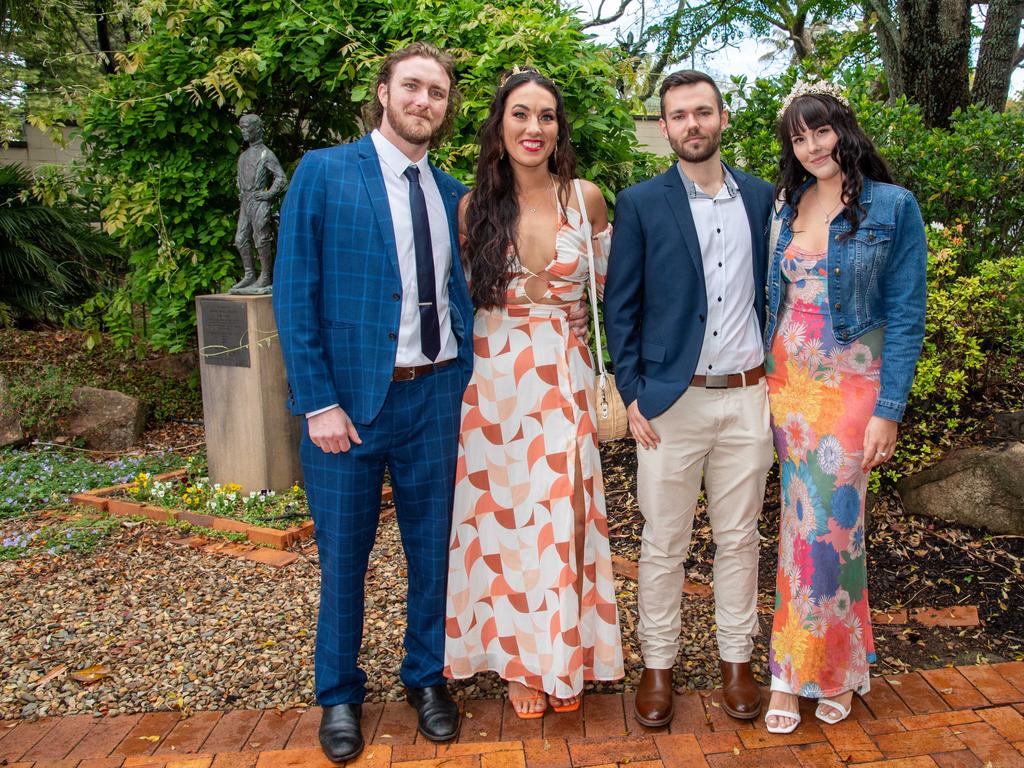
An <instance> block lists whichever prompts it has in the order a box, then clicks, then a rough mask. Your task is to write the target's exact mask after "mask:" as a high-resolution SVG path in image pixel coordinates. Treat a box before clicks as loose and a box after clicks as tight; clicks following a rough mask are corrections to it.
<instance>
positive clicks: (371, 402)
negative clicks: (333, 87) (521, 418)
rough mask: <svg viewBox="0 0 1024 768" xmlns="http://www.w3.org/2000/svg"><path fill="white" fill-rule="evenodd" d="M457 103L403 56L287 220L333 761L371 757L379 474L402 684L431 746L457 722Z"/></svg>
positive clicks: (318, 162) (465, 365) (305, 169)
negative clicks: (368, 710) (369, 591)
mask: <svg viewBox="0 0 1024 768" xmlns="http://www.w3.org/2000/svg"><path fill="white" fill-rule="evenodd" d="M456 99H457V92H456V90H455V84H454V78H453V69H452V62H451V59H450V57H448V56H447V55H446V54H444V53H442V52H441V51H439V50H437V49H436V48H434V47H432V46H429V45H425V44H422V43H415V44H413V45H410V46H408V47H407V48H404V49H402V50H399V51H396V52H394V53H392V54H391V55H390V56H388V57H387V58H386V59H385V61H384V63H383V65H382V67H381V71H380V74H379V76H378V80H377V91H376V101H375V102H374V104H373V106H372V109H373V111H374V112H375V113H376V114H375V115H374V117H375V118H376V121H377V122H378V128H377V129H375V130H374V131H373V132H372V133H371V134H370V135H368V136H365V137H363V138H362V139H360V140H359V141H356V142H354V143H352V144H346V145H342V146H337V147H331V148H328V149H321V150H315V151H312V152H309V153H307V154H306V155H305V156H304V157H303V158H302V162H301V163H300V164H299V167H298V169H297V170H296V171H295V175H294V177H293V180H292V183H291V186H290V188H289V190H288V194H287V196H286V198H285V201H284V205H283V207H282V210H281V226H280V234H279V243H278V261H277V265H276V269H275V273H274V311H275V314H276V317H277V325H278V329H279V332H280V337H281V346H282V349H283V351H284V360H285V366H286V369H287V373H288V381H289V384H290V387H291V393H292V396H291V403H290V405H291V408H292V410H293V411H294V412H295V413H297V414H302V415H305V417H306V420H305V429H304V432H303V438H302V445H301V448H300V452H301V457H302V465H303V471H304V474H305V481H306V493H307V495H308V498H309V504H310V509H311V511H312V515H313V520H314V523H315V525H316V537H317V547H318V550H319V553H320V571H321V587H320V616H319V623H318V628H317V641H316V694H317V700H318V702H319V703H320V705H321V706H322V707H323V717H322V720H321V725H320V743H321V745H322V747H323V749H324V752H325V753H326V754H327V756H328V757H329V758H331V759H332V760H336V761H342V760H347V759H350V758H352V757H355V756H356V755H357V754H359V752H360V751H361V750H362V748H363V737H362V733H361V731H360V726H359V719H360V716H361V704H362V701H363V699H364V697H365V693H366V688H365V683H366V675H365V673H364V672H363V671H362V670H361V669H360V668H359V666H358V654H359V647H360V644H361V642H362V634H363V585H364V580H365V575H366V568H367V561H368V558H369V554H370V550H371V548H372V547H373V543H374V539H375V537H376V532H377V523H378V511H379V508H380V494H381V484H382V481H383V475H384V470H385V468H387V469H388V470H389V472H390V476H391V486H392V489H393V491H394V499H395V508H396V512H397V518H398V524H399V528H400V530H401V534H402V543H403V546H404V548H405V552H406V557H407V559H408V574H409V585H408V625H407V628H406V634H405V650H406V655H405V658H404V660H403V662H402V667H401V679H402V682H403V683H404V684H405V686H406V693H407V697H408V700H409V703H410V704H411V705H412V706H413V707H415V708H416V709H417V711H418V716H419V730H420V731H421V732H422V733H423V734H424V735H425V736H426V737H427V738H429V739H431V740H434V741H448V740H450V739H453V738H455V736H456V735H457V733H458V728H459V714H458V708H457V707H456V705H455V703H454V702H453V701H452V698H451V696H450V694H449V693H448V690H447V688H446V686H445V681H444V677H443V675H442V669H443V658H444V612H445V589H446V574H447V556H448V539H449V527H450V524H451V505H452V493H453V484H454V478H455V458H456V450H457V446H458V429H459V411H460V404H461V399H462V393H463V390H464V389H465V387H466V384H467V383H468V381H469V376H470V369H471V366H472V307H471V304H470V299H469V292H468V290H467V288H466V280H465V277H464V275H463V271H462V266H461V264H460V262H459V257H458V240H457V233H458V229H457V215H456V212H457V206H458V202H459V199H460V198H461V197H462V196H463V194H465V192H466V188H465V187H464V186H463V185H462V184H460V183H459V182H457V181H456V180H455V179H453V178H452V177H451V176H448V175H447V174H445V173H442V172H441V171H439V170H437V169H436V168H434V167H433V166H432V165H430V163H429V162H428V160H427V149H428V148H429V147H430V146H431V144H432V142H435V141H436V140H437V139H438V137H439V136H441V135H443V133H444V132H445V131H446V130H447V129H448V128H449V127H450V124H451V119H452V114H453V105H454V103H455V101H456Z"/></svg>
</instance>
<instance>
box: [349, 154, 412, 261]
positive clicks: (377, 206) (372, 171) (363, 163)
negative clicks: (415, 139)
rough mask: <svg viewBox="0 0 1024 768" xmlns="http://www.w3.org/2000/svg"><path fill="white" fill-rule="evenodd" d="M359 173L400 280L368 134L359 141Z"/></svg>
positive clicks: (392, 234)
mask: <svg viewBox="0 0 1024 768" xmlns="http://www.w3.org/2000/svg"><path fill="white" fill-rule="evenodd" d="M359 171H360V173H361V174H362V176H363V184H364V185H365V186H366V192H367V194H368V195H369V197H370V206H371V207H372V208H373V215H374V218H375V219H376V220H377V227H378V230H379V232H380V237H381V240H383V241H384V250H385V251H386V252H387V261H388V264H389V265H390V266H391V269H392V271H393V272H394V273H395V276H396V277H397V278H398V279H399V280H401V278H402V273H401V271H400V270H399V268H398V247H397V246H396V245H395V227H394V224H393V223H392V221H391V206H390V205H388V193H387V190H386V189H385V188H384V176H383V174H382V173H381V170H380V158H378V157H377V150H376V149H374V146H373V140H372V139H371V138H370V134H366V135H365V136H364V137H363V138H361V139H360V140H359Z"/></svg>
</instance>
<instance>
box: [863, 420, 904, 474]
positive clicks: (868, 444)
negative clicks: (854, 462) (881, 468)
mask: <svg viewBox="0 0 1024 768" xmlns="http://www.w3.org/2000/svg"><path fill="white" fill-rule="evenodd" d="M898 426H899V425H898V424H897V423H896V422H895V421H893V420H891V419H883V418H882V417H881V416H872V417H871V418H870V419H868V426H867V428H866V429H865V430H864V460H863V461H861V463H860V468H861V471H863V472H868V471H870V470H872V469H874V468H875V467H877V466H878V465H879V464H884V463H885V462H886V461H888V460H889V459H891V458H892V452H893V451H894V450H896V430H897V427H898Z"/></svg>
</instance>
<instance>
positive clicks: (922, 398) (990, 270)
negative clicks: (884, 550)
mask: <svg viewBox="0 0 1024 768" xmlns="http://www.w3.org/2000/svg"><path fill="white" fill-rule="evenodd" d="M928 240H929V255H928V310H927V315H926V319H925V340H924V348H923V350H922V352H921V358H920V360H919V361H918V364H917V373H916V376H915V378H914V385H913V389H912V390H911V393H910V400H909V403H908V406H907V413H906V415H905V417H904V420H903V426H902V428H901V435H900V441H899V443H898V445H897V449H896V456H895V457H894V459H895V460H894V462H893V463H892V464H891V465H886V469H885V475H886V477H887V478H889V479H891V480H895V479H897V478H898V477H899V476H900V475H901V474H905V473H906V472H908V471H911V470H913V469H917V468H920V467H921V466H924V465H927V464H929V463H931V462H932V461H934V460H935V459H937V458H939V457H940V456H941V455H942V454H943V453H945V452H946V451H947V450H949V448H951V447H952V446H953V445H954V444H955V442H956V440H957V439H958V438H961V437H962V436H963V435H964V434H967V433H969V432H970V431H971V430H972V429H973V428H974V427H976V426H978V418H979V415H980V414H979V410H978V406H979V404H980V403H982V402H983V401H988V402H991V403H992V404H993V405H995V406H996V407H998V406H1000V405H1002V406H1004V407H1008V408H1019V407H1021V401H1022V399H1024V389H1022V387H1021V381H1022V374H1024V369H1022V363H1024V261H1022V260H1021V259H1020V258H1019V257H1014V256H1007V257H1003V258H1000V259H989V260H987V261H984V262H980V263H979V264H978V265H977V269H976V273H975V274H973V275H969V276H963V275H960V274H958V266H959V264H961V263H963V260H964V255H963V251H965V250H968V249H970V248H971V247H972V246H971V244H970V243H969V242H968V241H967V239H966V238H965V237H964V235H963V232H962V231H961V229H960V228H959V227H956V228H942V227H934V226H932V227H929V232H928Z"/></svg>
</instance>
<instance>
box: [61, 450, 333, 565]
mask: <svg viewBox="0 0 1024 768" xmlns="http://www.w3.org/2000/svg"><path fill="white" fill-rule="evenodd" d="M184 476H185V470H184V469H178V470H175V471H173V472H164V473H163V474H160V475H154V476H153V479H154V480H177V479H178V478H181V477H184ZM128 485H129V483H122V484H120V485H112V486H109V487H107V488H96V489H94V490H91V491H86V492H84V493H75V494H72V495H71V497H70V499H71V503H72V504H78V505H79V506H85V507H92V508H94V509H98V510H100V511H101V512H109V513H110V514H112V515H121V516H124V517H148V518H149V519H150V520H155V521H156V522H158V523H170V522H172V521H175V520H180V521H181V522H184V523H189V524H191V525H198V526H202V527H203V528H212V529H213V530H215V531H232V532H234V533H244V534H245V537H246V538H247V539H248V540H249V541H251V542H252V543H253V544H259V545H260V546H264V547H272V548H273V549H287V548H288V547H290V546H291V545H292V544H294V543H295V542H296V541H301V540H302V539H308V538H309V537H310V536H312V535H313V521H312V520H307V521H306V522H305V523H303V524H302V525H297V526H292V527H291V528H285V529H284V530H279V529H277V528H264V527H262V526H259V525H251V524H250V523H243V522H241V521H240V520H232V519H230V518H227V517H214V516H213V515H203V514H200V513H198V512H191V511H189V510H185V509H169V508H167V507H158V506H156V505H153V504H143V503H142V502H138V501H126V500H124V499H114V498H110V497H111V496H113V495H114V494H115V493H118V492H119V491H123V490H125V489H126V488H127V487H128Z"/></svg>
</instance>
